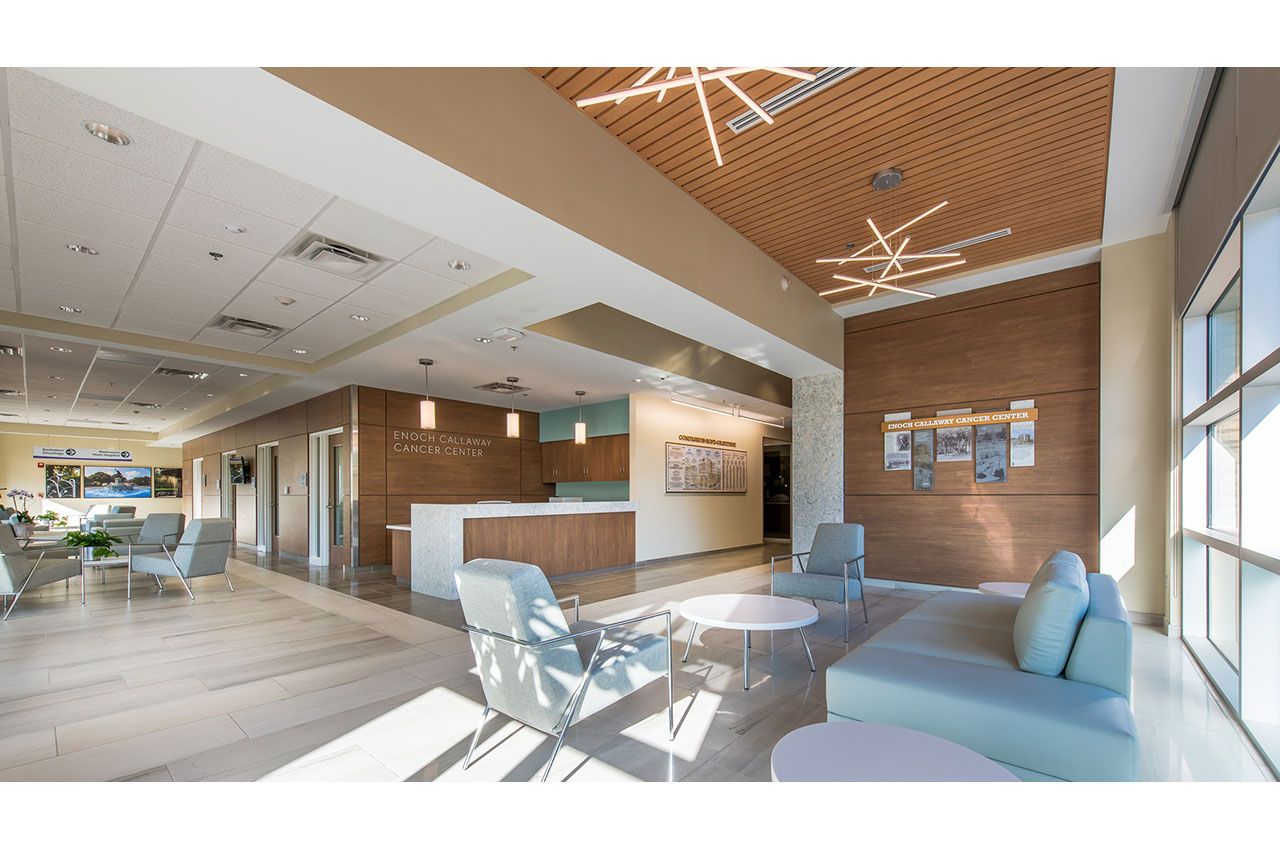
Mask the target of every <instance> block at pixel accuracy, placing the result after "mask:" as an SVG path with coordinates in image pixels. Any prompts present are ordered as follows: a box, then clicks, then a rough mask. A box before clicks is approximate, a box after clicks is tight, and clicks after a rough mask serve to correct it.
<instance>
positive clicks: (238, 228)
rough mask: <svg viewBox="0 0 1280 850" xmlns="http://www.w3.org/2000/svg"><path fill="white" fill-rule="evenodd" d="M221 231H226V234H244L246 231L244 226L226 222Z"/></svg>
mask: <svg viewBox="0 0 1280 850" xmlns="http://www.w3.org/2000/svg"><path fill="white" fill-rule="evenodd" d="M222 229H223V230H225V231H227V232H228V233H244V232H245V230H246V228H245V226H244V225H242V224H234V223H232V222H227V223H226V224H224V225H222Z"/></svg>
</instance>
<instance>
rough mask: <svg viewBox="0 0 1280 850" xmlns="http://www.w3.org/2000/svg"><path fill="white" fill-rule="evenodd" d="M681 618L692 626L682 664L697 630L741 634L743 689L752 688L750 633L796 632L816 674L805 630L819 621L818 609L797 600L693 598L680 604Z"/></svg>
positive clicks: (733, 595) (721, 596)
mask: <svg viewBox="0 0 1280 850" xmlns="http://www.w3.org/2000/svg"><path fill="white" fill-rule="evenodd" d="M680 616H681V617H684V618H685V619H686V620H691V621H692V622H693V631H692V632H691V633H690V634H689V645H688V646H686V647H685V648H684V657H683V658H681V659H680V660H681V661H688V660H689V649H690V647H692V646H693V639H694V637H695V636H696V635H697V634H698V626H700V625H701V626H711V627H713V628H718V629H741V630H742V689H743V690H744V691H745V690H748V689H750V687H751V653H750V650H751V633H752V632H774V631H779V630H781V629H797V630H798V631H799V632H800V640H801V641H802V642H803V643H804V654H805V655H807V656H808V657H809V670H810V671H813V672H817V669H818V668H817V667H815V666H814V665H813V653H812V652H810V651H809V639H808V638H806V637H805V636H804V627H805V626H807V625H809V624H811V623H816V622H817V621H818V609H817V608H815V607H814V606H812V605H810V604H809V603H808V602H801V601H800V600H799V599H788V598H787V597H785V596H762V595H761V594H758V593H719V594H716V595H714V596H695V597H694V598H693V599H689V600H686V601H684V602H681V603H680Z"/></svg>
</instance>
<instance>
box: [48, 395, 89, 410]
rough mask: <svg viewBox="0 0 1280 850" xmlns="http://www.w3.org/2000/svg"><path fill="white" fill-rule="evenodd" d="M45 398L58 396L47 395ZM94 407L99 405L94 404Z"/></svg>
mask: <svg viewBox="0 0 1280 850" xmlns="http://www.w3.org/2000/svg"><path fill="white" fill-rule="evenodd" d="M45 398H57V396H56V395H47V396H45ZM94 407H97V405H94Z"/></svg>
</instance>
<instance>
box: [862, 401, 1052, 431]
mask: <svg viewBox="0 0 1280 850" xmlns="http://www.w3.org/2000/svg"><path fill="white" fill-rule="evenodd" d="M1039 415H1040V411H1039V410H1037V409H1036V408H1034V407H1032V408H1027V409H1023V410H995V411H989V412H987V413H963V414H958V415H954V416H935V417H932V418H929V419H903V420H899V421H895V422H881V423H880V430H881V431H882V432H884V433H888V432H890V431H916V430H919V429H922V428H947V427H954V426H957V425H1007V424H1009V423H1011V422H1034V421H1036V419H1038V418H1039Z"/></svg>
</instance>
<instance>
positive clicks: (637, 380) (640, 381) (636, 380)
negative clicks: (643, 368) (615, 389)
mask: <svg viewBox="0 0 1280 850" xmlns="http://www.w3.org/2000/svg"><path fill="white" fill-rule="evenodd" d="M631 380H632V381H634V382H635V383H637V384H643V383H644V378H632V379H631Z"/></svg>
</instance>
